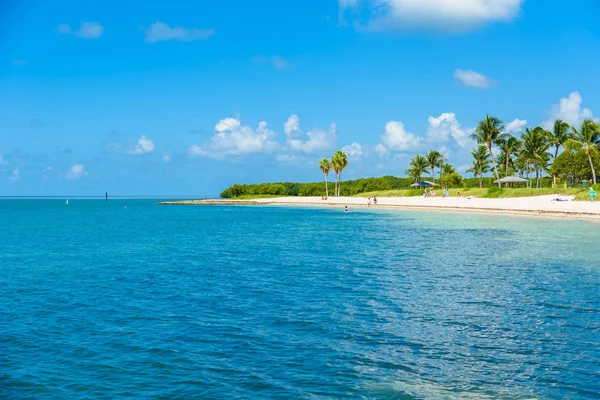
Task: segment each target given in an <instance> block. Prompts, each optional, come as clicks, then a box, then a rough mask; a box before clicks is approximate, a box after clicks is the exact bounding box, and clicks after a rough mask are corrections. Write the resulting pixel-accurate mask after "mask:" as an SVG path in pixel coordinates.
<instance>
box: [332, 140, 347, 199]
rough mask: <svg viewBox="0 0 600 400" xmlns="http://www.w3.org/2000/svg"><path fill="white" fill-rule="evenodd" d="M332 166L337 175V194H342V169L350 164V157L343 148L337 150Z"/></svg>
mask: <svg viewBox="0 0 600 400" xmlns="http://www.w3.org/2000/svg"><path fill="white" fill-rule="evenodd" d="M331 166H332V168H333V170H334V171H335V175H336V196H339V195H340V186H341V179H342V171H343V170H344V169H345V168H346V167H347V166H348V158H347V157H346V153H344V152H343V151H342V150H338V151H336V152H335V153H334V154H333V156H332V157H331Z"/></svg>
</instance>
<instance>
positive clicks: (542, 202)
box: [159, 195, 600, 221]
mask: <svg viewBox="0 0 600 400" xmlns="http://www.w3.org/2000/svg"><path fill="white" fill-rule="evenodd" d="M557 197H560V198H564V199H568V201H561V202H558V201H552V199H553V198H557ZM159 204H160V205H189V206H192V205H196V206H197V205H239V206H243V205H275V206H295V207H345V206H348V207H349V208H361V209H371V208H372V209H397V210H413V211H436V212H458V213H477V214H494V215H512V216H530V217H531V216H533V217H541V218H559V219H578V220H587V221H591V220H592V221H600V202H585V201H573V200H572V196H553V195H549V196H536V197H521V198H502V199H480V198H466V197H460V198H455V197H453V198H451V197H447V198H441V197H436V198H423V197H380V198H378V204H377V205H376V206H373V205H372V206H371V207H368V205H367V199H364V198H361V197H333V198H331V197H330V198H329V199H328V200H321V199H320V198H319V197H275V198H267V199H254V200H233V199H222V200H181V201H164V202H160V203H159Z"/></svg>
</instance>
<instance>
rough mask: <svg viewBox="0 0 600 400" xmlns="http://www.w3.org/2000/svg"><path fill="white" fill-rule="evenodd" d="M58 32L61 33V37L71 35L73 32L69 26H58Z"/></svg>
mask: <svg viewBox="0 0 600 400" xmlns="http://www.w3.org/2000/svg"><path fill="white" fill-rule="evenodd" d="M56 32H58V33H60V34H61V35H70V34H71V32H72V30H71V26H70V25H69V24H58V25H57V26H56Z"/></svg>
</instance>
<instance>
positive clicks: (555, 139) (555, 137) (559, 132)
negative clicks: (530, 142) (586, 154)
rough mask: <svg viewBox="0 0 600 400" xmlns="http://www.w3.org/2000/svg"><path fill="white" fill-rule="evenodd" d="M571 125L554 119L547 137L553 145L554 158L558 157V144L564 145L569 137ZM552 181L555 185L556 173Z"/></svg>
mask: <svg viewBox="0 0 600 400" xmlns="http://www.w3.org/2000/svg"><path fill="white" fill-rule="evenodd" d="M570 129H571V126H570V125H569V124H567V123H566V122H565V121H563V120H560V119H557V120H556V121H554V129H553V130H552V132H550V133H549V135H548V139H549V140H550V142H551V143H552V145H553V146H554V159H556V157H558V150H559V149H560V146H562V145H564V144H565V142H566V141H567V140H569V139H571V137H572V135H571V133H570V132H569V130H570ZM552 183H553V185H554V186H556V175H553V176H552Z"/></svg>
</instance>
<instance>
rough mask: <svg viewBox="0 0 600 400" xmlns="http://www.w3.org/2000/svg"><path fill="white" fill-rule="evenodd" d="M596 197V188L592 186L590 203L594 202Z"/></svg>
mask: <svg viewBox="0 0 600 400" xmlns="http://www.w3.org/2000/svg"><path fill="white" fill-rule="evenodd" d="M594 197H596V192H595V191H594V188H593V187H592V186H590V201H594Z"/></svg>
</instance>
